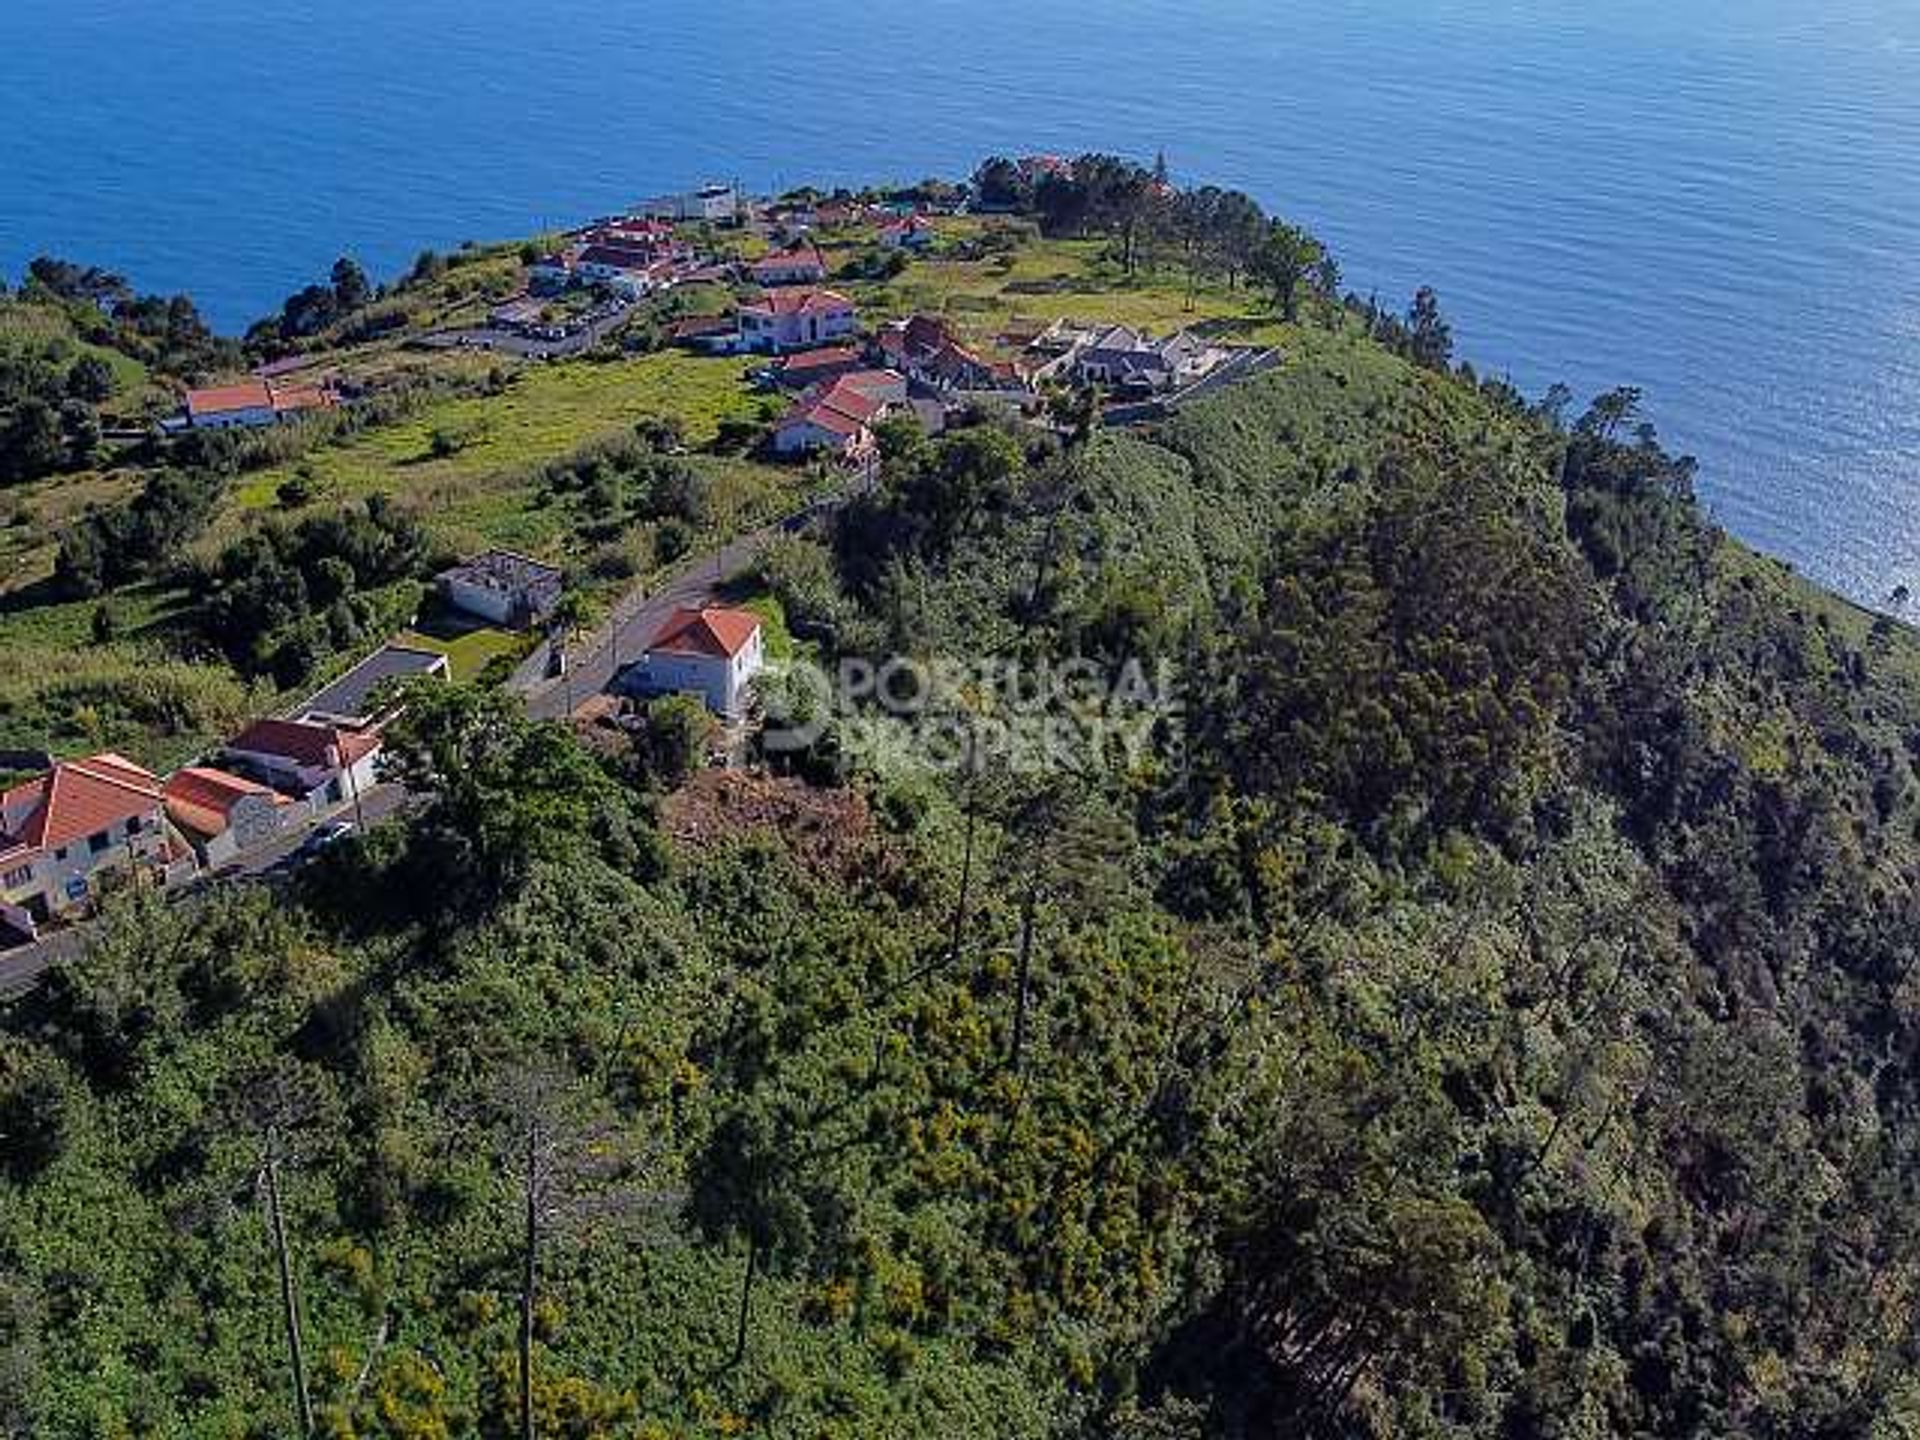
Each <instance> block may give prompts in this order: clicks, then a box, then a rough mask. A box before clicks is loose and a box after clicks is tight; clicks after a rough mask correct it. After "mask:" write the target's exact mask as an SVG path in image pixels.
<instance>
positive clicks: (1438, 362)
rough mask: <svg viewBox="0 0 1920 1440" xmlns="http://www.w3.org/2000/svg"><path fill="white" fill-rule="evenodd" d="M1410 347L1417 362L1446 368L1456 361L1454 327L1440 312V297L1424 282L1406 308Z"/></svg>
mask: <svg viewBox="0 0 1920 1440" xmlns="http://www.w3.org/2000/svg"><path fill="white" fill-rule="evenodd" d="M1407 335H1408V351H1409V355H1410V357H1411V359H1412V360H1413V362H1414V364H1416V365H1423V366H1425V367H1426V368H1427V369H1429V370H1445V369H1446V368H1447V366H1448V365H1450V364H1451V363H1452V362H1453V327H1452V326H1451V325H1449V324H1448V323H1447V320H1446V317H1445V316H1444V315H1442V314H1441V313H1440V297H1439V296H1438V295H1436V294H1435V293H1434V291H1433V287H1432V286H1429V285H1422V286H1421V287H1420V289H1419V290H1418V291H1416V292H1415V294H1414V297H1413V305H1412V308H1410V309H1409V310H1408V311H1407Z"/></svg>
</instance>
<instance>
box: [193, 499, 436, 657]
mask: <svg viewBox="0 0 1920 1440" xmlns="http://www.w3.org/2000/svg"><path fill="white" fill-rule="evenodd" d="M426 558H427V539H426V532H425V531H424V530H423V529H422V528H421V526H420V523H419V521H418V520H417V519H416V518H415V517H414V516H412V515H410V514H408V513H407V512H405V511H404V510H402V509H400V508H399V507H398V506H396V505H394V504H393V503H392V502H391V501H389V500H388V499H387V498H386V497H385V496H382V495H374V496H371V497H369V498H368V500H367V502H366V504H365V505H364V506H360V507H354V508H349V509H343V510H340V511H338V512H335V513H333V514H328V515H316V516H311V517H309V518H307V519H305V520H302V521H300V522H299V523H298V524H297V525H293V526H287V525H284V524H280V523H277V522H270V523H268V524H266V525H263V526H261V527H260V528H259V529H258V530H255V531H254V532H252V533H251V534H249V535H247V536H245V537H244V538H242V539H240V540H237V541H235V542H234V543H233V544H232V545H230V546H229V547H228V548H227V549H226V550H224V551H223V552H221V554H220V556H219V558H218V559H216V560H215V561H213V563H212V564H211V565H209V566H208V567H207V568H206V569H205V570H204V571H202V572H200V573H197V574H196V575H194V576H193V591H194V598H195V616H194V619H195V625H196V628H197V629H198V630H199V632H200V633H201V634H202V635H203V636H205V638H206V639H207V640H208V641H209V642H211V643H212V644H214V645H215V646H217V647H218V648H219V649H220V651H221V652H222V653H223V654H224V655H225V656H226V657H227V659H228V660H229V661H230V662H231V663H232V664H233V666H234V668H235V669H237V670H239V671H240V673H241V674H242V675H249V676H251V675H266V676H271V677H272V678H273V679H274V680H275V682H276V683H278V684H280V685H282V686H287V685H295V684H298V683H300V682H301V681H303V680H305V679H306V678H307V677H308V676H309V675H311V674H312V673H313V671H314V669H315V668H316V667H317V666H318V665H319V664H320V663H321V662H322V661H324V660H325V659H326V658H327V657H328V656H330V655H335V654H339V653H342V652H344V651H350V650H352V649H354V648H356V647H358V646H359V645H360V644H361V643H362V642H363V641H365V640H366V639H368V638H370V637H371V636H373V635H375V634H376V633H378V632H379V630H380V628H381V626H382V624H383V623H385V622H387V621H389V620H391V619H392V618H394V617H392V616H389V615H387V614H386V613H385V612H384V610H383V608H382V607H381V606H380V604H379V603H378V602H377V601H376V600H375V599H374V598H373V596H372V593H371V592H374V591H377V590H379V589H380V588H381V587H384V586H389V585H392V584H394V583H395V582H397V581H405V580H409V579H413V578H419V577H420V576H421V573H422V571H423V568H424V565H425V561H426ZM412 610H413V605H412V604H411V603H409V604H406V605H405V606H403V613H402V615H401V616H400V617H399V618H401V619H402V620H404V619H405V617H406V615H408V614H411V612H412Z"/></svg>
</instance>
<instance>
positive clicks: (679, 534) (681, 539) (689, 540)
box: [653, 519, 693, 565]
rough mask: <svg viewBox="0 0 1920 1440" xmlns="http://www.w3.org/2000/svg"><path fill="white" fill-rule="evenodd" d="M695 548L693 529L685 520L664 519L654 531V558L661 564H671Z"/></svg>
mask: <svg viewBox="0 0 1920 1440" xmlns="http://www.w3.org/2000/svg"><path fill="white" fill-rule="evenodd" d="M692 549H693V530H692V528H691V527H690V526H689V525H688V524H687V523H686V521H684V520H678V519H667V520H662V521H661V522H660V524H659V525H658V526H657V527H655V529H654V532H653V558H654V560H655V562H656V563H658V564H661V565H671V564H672V563H673V562H674V561H676V560H678V559H680V558H681V557H682V556H684V555H686V554H688V553H690V552H691V551H692Z"/></svg>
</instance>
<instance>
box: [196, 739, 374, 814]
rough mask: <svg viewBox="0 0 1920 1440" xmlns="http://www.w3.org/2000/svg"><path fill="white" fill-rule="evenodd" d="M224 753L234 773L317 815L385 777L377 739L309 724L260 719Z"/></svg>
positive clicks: (371, 786) (349, 799) (351, 797)
mask: <svg viewBox="0 0 1920 1440" xmlns="http://www.w3.org/2000/svg"><path fill="white" fill-rule="evenodd" d="M221 753H222V756H223V758H224V759H225V760H226V761H227V763H228V764H230V765H232V766H233V767H234V768H235V769H237V770H239V771H241V772H242V773H244V774H245V775H247V776H249V777H250V778H252V779H255V780H258V781H260V782H261V783H262V784H264V785H270V786H272V787H273V788H274V789H275V790H278V791H279V792H280V793H281V794H283V795H290V796H292V797H293V798H295V799H297V800H302V801H304V802H306V804H307V805H308V806H310V807H311V808H312V809H313V810H315V811H324V810H332V809H334V808H336V807H338V806H340V805H344V804H347V803H348V802H350V801H352V800H354V799H355V798H356V797H358V796H360V795H363V794H365V793H366V792H367V791H368V790H370V789H372V788H373V786H374V785H375V784H376V783H377V782H378V780H379V778H380V777H379V773H378V771H377V769H376V763H377V761H378V758H379V754H380V737H379V736H378V735H374V734H372V733H370V732H367V731H363V730H344V729H341V728H340V727H338V726H335V725H327V724H321V723H318V722H314V721H308V720H256V721H254V722H253V724H251V725H249V726H248V727H247V728H246V729H245V730H243V731H242V732H241V733H240V734H239V735H237V736H235V737H234V738H233V739H232V740H231V741H229V742H228V744H227V746H226V748H225V750H223V751H222V752H221Z"/></svg>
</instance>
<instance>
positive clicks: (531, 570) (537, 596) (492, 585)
mask: <svg viewBox="0 0 1920 1440" xmlns="http://www.w3.org/2000/svg"><path fill="white" fill-rule="evenodd" d="M565 578H566V577H565V576H564V575H562V574H561V572H560V571H559V570H558V569H556V568H555V567H554V566H552V565H545V564H542V563H541V562H540V561H538V560H534V559H530V558H529V557H527V556H525V555H520V554H516V553H515V552H514V551H511V550H488V551H486V552H485V553H484V554H480V555H476V556H474V557H473V558H472V559H471V560H467V561H464V562H462V563H461V564H459V565H456V566H454V567H453V569H451V570H446V571H443V572H442V573H441V574H440V575H439V576H438V577H436V580H437V583H438V584H439V586H440V594H441V595H442V597H444V598H445V600H446V602H447V604H449V605H451V606H452V607H453V608H454V609H456V610H462V611H465V612H466V613H467V614H469V615H477V616H479V617H480V618H481V619H482V620H487V621H490V622H492V623H493V624H495V625H504V626H506V627H507V628H508V629H510V630H524V629H526V628H528V627H530V626H533V625H537V624H539V623H540V622H541V621H542V620H544V619H546V618H547V616H548V615H549V614H551V613H552V611H553V607H554V606H555V605H557V604H559V603H560V592H561V590H562V589H563V588H564V585H565Z"/></svg>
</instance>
